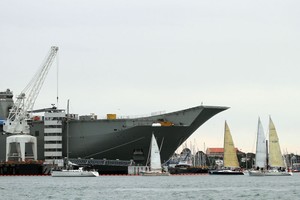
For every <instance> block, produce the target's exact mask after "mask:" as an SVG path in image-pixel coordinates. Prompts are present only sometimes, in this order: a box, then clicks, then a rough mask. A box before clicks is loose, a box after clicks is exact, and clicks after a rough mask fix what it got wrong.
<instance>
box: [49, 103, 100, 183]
mask: <svg viewBox="0 0 300 200" xmlns="http://www.w3.org/2000/svg"><path fill="white" fill-rule="evenodd" d="M68 140H69V101H68V106H67V166H68V169H60V170H52V171H51V176H52V177H97V176H99V173H98V172H97V171H95V170H84V168H83V167H79V169H69V168H72V163H70V162H69V141H68Z"/></svg>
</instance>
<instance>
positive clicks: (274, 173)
mask: <svg viewBox="0 0 300 200" xmlns="http://www.w3.org/2000/svg"><path fill="white" fill-rule="evenodd" d="M292 175H293V174H292V173H291V172H285V171H284V172H281V171H276V170H275V171H273V170H271V171H249V176H292Z"/></svg>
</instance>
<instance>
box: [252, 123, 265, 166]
mask: <svg viewBox="0 0 300 200" xmlns="http://www.w3.org/2000/svg"><path fill="white" fill-rule="evenodd" d="M266 161H267V145H266V136H265V133H264V130H263V127H262V124H261V121H260V118H258V126H257V139H256V156H255V166H256V167H259V168H264V167H266Z"/></svg>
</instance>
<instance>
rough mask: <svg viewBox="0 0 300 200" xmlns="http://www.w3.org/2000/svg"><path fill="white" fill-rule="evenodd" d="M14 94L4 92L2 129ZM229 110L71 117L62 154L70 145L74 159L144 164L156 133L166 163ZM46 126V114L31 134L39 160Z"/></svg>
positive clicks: (1, 152)
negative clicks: (128, 161)
mask: <svg viewBox="0 0 300 200" xmlns="http://www.w3.org/2000/svg"><path fill="white" fill-rule="evenodd" d="M12 97H13V95H12V92H11V91H10V90H7V91H6V92H1V93H0V120H1V121H0V122H1V123H0V131H1V132H2V131H3V127H2V126H3V120H5V119H6V118H7V116H8V112H9V109H10V108H11V107H12V106H13V100H12ZM226 109H228V107H221V106H204V105H199V106H197V107H192V108H188V109H184V110H180V111H177V112H171V113H165V114H157V115H153V116H148V117H139V118H118V117H116V116H114V115H107V118H106V119H96V118H95V117H93V116H90V117H88V116H86V117H73V118H71V119H70V117H69V116H68V117H66V118H65V119H63V121H62V122H63V123H62V154H63V156H64V157H66V156H67V145H68V146H69V148H68V150H69V151H68V153H69V157H70V158H88V159H90V158H94V159H104V158H105V159H110V160H114V159H119V160H133V161H135V163H138V164H141V165H144V164H146V161H147V157H148V153H149V145H150V140H151V135H152V133H153V134H154V135H155V137H156V138H157V142H158V145H159V146H160V148H161V159H162V162H165V161H167V160H168V159H169V158H170V157H171V156H172V154H173V153H174V152H175V150H176V149H177V148H178V147H179V146H180V145H181V144H182V143H183V142H184V141H185V140H186V139H187V138H188V137H189V136H190V135H192V134H193V133H194V132H195V131H196V130H197V129H198V128H199V127H200V126H201V125H202V124H203V123H205V122H206V121H207V120H209V119H210V118H211V117H213V116H214V115H216V114H218V113H219V112H221V111H224V110H226ZM55 110H56V108H55V107H54V108H50V109H44V111H45V112H55ZM67 119H68V120H67ZM44 126H45V125H44V118H43V117H42V118H40V119H34V120H33V121H32V124H31V126H30V134H31V135H33V136H36V137H37V147H38V155H37V156H38V160H44V159H45V157H44V151H45V148H44V146H45V145H44V136H45V133H44V132H45V131H44ZM67 127H68V131H67ZM67 133H68V134H69V136H68V138H69V140H67ZM6 137H7V135H6V134H1V135H0V160H5V152H6V149H5V146H6V144H5V142H6ZM67 141H68V144H67Z"/></svg>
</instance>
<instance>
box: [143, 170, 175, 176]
mask: <svg viewBox="0 0 300 200" xmlns="http://www.w3.org/2000/svg"><path fill="white" fill-rule="evenodd" d="M140 175H142V176H170V173H169V172H151V171H148V172H141V173H140Z"/></svg>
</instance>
